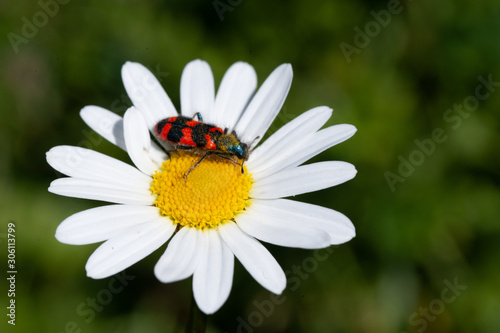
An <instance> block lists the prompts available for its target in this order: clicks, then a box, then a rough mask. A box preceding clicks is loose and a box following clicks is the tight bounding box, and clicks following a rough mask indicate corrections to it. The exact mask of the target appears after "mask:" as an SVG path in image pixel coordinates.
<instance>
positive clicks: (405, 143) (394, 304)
mask: <svg viewBox="0 0 500 333" xmlns="http://www.w3.org/2000/svg"><path fill="white" fill-rule="evenodd" d="M220 2H222V3H224V4H226V5H228V6H229V8H230V9H229V10H227V11H225V12H224V13H223V14H222V18H223V20H221V16H220V15H219V14H220V13H218V12H217V9H216V8H215V7H214V2H213V1H201V0H199V1H187V2H185V1H179V0H176V1H163V2H162V1H131V0H130V1H127V0H122V1H97V0H89V1H70V2H69V3H67V4H64V5H60V6H59V8H58V11H57V13H56V15H54V17H50V18H49V20H48V23H47V24H46V25H44V26H42V27H40V28H39V31H38V32H37V34H36V36H34V37H32V38H29V40H28V42H27V43H26V44H20V45H19V46H18V48H19V50H18V52H15V51H14V48H13V47H12V45H11V43H10V42H9V39H8V33H10V32H13V33H16V34H21V29H22V27H23V24H24V23H23V20H22V18H23V17H26V18H27V19H28V20H31V18H32V16H33V15H34V14H35V13H36V12H38V11H40V10H41V7H40V5H39V4H38V3H36V2H31V1H11V2H3V3H1V4H0V28H1V29H0V31H2V36H3V37H2V44H0V64H1V65H0V79H1V80H0V91H2V93H1V94H0V110H1V111H0V149H1V153H2V158H1V159H0V171H1V178H0V184H1V186H2V191H1V192H0V207H1V210H0V212H1V221H2V226H3V227H2V230H0V236H1V237H2V238H1V239H0V241H1V243H2V245H1V246H2V253H5V252H4V248H5V242H4V241H5V237H4V236H5V233H6V224H7V223H8V222H9V221H14V222H15V223H16V226H17V228H16V233H17V234H16V235H17V251H18V252H17V262H18V271H19V274H18V281H17V293H16V301H17V304H18V308H17V315H18V316H17V320H18V321H17V325H16V327H15V328H14V327H10V326H9V327H7V329H9V330H8V331H4V330H3V329H2V332H10V331H11V330H12V332H64V331H65V329H68V327H69V331H71V330H72V329H73V328H72V326H71V325H72V324H70V325H69V326H68V327H67V326H66V325H68V323H69V322H75V325H77V327H76V328H75V329H81V331H82V332H177V331H182V327H183V326H184V322H185V320H186V316H187V312H188V308H189V299H190V292H191V291H190V289H191V282H190V281H189V280H188V281H183V282H179V283H174V284H170V285H162V284H161V283H160V282H158V281H157V280H156V279H155V277H154V275H153V266H154V264H155V262H156V260H157V259H158V258H159V256H160V255H161V252H162V250H163V249H164V247H163V248H162V250H159V251H157V252H155V253H154V254H153V255H151V256H150V257H148V258H147V259H146V260H143V261H141V262H140V263H138V264H136V265H134V266H133V267H131V268H130V269H128V270H127V274H130V275H132V276H134V277H135V278H134V280H132V281H131V282H130V284H129V285H128V286H127V287H126V288H125V289H124V291H123V292H120V293H117V294H114V295H113V300H112V301H110V303H109V304H108V305H106V306H104V307H103V309H102V311H97V312H96V313H95V318H92V319H91V320H90V317H84V316H81V315H80V314H79V313H78V312H77V309H78V307H79V306H81V304H82V303H85V302H87V298H88V297H90V298H92V297H96V295H97V294H98V293H99V292H100V291H101V290H103V288H104V289H106V288H107V286H108V283H109V279H105V280H91V279H89V278H87V277H86V276H85V270H84V265H85V261H86V259H87V258H88V256H89V255H90V254H91V253H92V251H93V250H94V249H95V248H96V245H88V246H81V247H78V246H69V245H64V244H60V243H58V242H57V241H56V240H55V238H54V232H55V229H56V227H57V225H58V224H59V223H60V222H61V221H62V220H63V219H64V218H66V217H67V216H69V215H71V214H73V213H75V212H78V211H80V210H83V209H86V208H90V207H94V206H98V205H100V204H101V203H98V202H89V201H85V200H78V199H71V198H64V197H58V196H55V195H52V194H50V193H48V192H47V187H48V185H49V183H50V181H51V180H53V179H55V178H56V177H58V176H60V175H58V174H57V173H56V172H54V171H53V170H52V169H51V168H50V167H49V166H48V165H47V164H46V162H45V152H46V151H48V150H49V149H50V148H51V147H52V146H55V145H62V144H69V145H81V146H87V147H90V148H92V149H95V150H97V151H100V152H103V153H106V154H109V155H111V156H114V157H117V158H119V159H121V160H123V161H126V162H129V163H130V160H129V159H128V157H127V156H126V155H125V154H124V153H123V152H121V151H119V149H117V148H116V147H113V146H112V145H111V144H109V143H107V142H105V141H104V140H101V139H99V138H98V137H97V136H96V135H95V134H93V133H92V132H91V131H90V130H89V129H88V128H87V126H86V125H85V124H84V123H83V121H82V120H81V119H80V117H79V113H78V112H79V110H80V109H81V108H82V107H83V106H85V105H90V104H92V105H99V106H102V107H105V108H108V109H110V110H112V111H114V112H117V113H118V114H120V115H122V114H123V113H124V111H125V110H126V108H127V107H128V105H130V104H129V101H128V99H127V97H126V94H125V91H124V88H123V85H122V83H121V78H120V69H121V66H122V65H123V63H124V62H125V61H137V62H140V63H142V64H144V65H146V66H148V67H149V68H151V69H152V71H153V72H154V73H156V74H157V76H158V78H159V79H160V80H161V83H162V85H163V86H164V88H165V89H166V91H167V92H168V93H169V96H170V97H171V98H172V100H173V102H174V104H176V105H177V106H178V105H179V94H178V91H179V80H180V75H181V73H182V69H183V67H184V66H185V64H186V63H187V62H189V61H190V60H192V59H196V58H201V59H204V60H206V61H208V62H209V63H210V65H211V67H212V70H213V72H214V76H215V80H216V84H218V82H220V79H221V77H222V75H223V73H224V71H225V70H226V69H227V68H228V67H229V66H230V65H231V64H232V63H233V62H235V61H239V60H242V61H247V62H249V63H251V64H252V65H253V66H254V67H255V68H256V71H257V73H258V76H259V82H262V81H263V80H264V78H265V77H266V76H267V75H268V74H269V73H270V72H271V71H272V70H273V69H274V68H275V67H276V66H278V65H279V64H281V63H284V62H289V63H291V64H292V66H293V69H294V82H293V84H292V88H291V90H290V94H289V97H288V98H287V100H286V103H285V105H284V108H283V110H282V112H281V113H280V115H279V117H278V118H277V120H276V121H275V123H274V124H273V126H272V128H271V132H272V131H275V130H276V129H277V128H279V126H281V125H283V124H284V123H286V122H287V121H289V120H291V119H293V118H294V117H295V116H297V115H299V114H301V113H302V112H304V111H306V110H308V109H310V108H313V107H315V106H319V105H327V106H330V107H332V108H333V109H334V113H333V116H332V118H331V119H330V121H329V122H328V125H333V124H337V123H351V124H354V125H355V126H356V127H357V128H358V133H357V134H356V135H355V136H354V137H353V138H352V139H350V140H348V141H347V142H345V143H342V144H341V145H339V146H336V147H334V148H332V149H329V150H328V151H326V152H324V153H322V154H321V155H319V156H318V157H316V158H314V161H321V160H330V159H335V160H345V161H349V162H351V163H353V164H354V165H355V166H356V167H357V169H358V175H357V177H356V178H355V179H354V180H352V181H350V182H348V183H346V184H343V185H340V186H338V187H335V188H331V189H328V190H323V191H320V192H317V193H312V194H308V195H303V196H300V197H297V198H296V199H297V200H303V201H307V202H311V203H317V204H320V205H323V206H326V207H330V208H333V209H337V210H339V211H341V212H343V213H344V214H346V215H347V216H349V217H350V218H351V220H352V221H353V222H354V224H355V226H356V228H357V237H356V238H354V239H353V240H352V241H351V242H349V243H348V244H345V245H341V246H338V247H332V250H333V252H332V254H331V255H330V256H329V257H328V259H327V260H325V261H321V262H317V267H315V268H314V270H313V272H311V273H308V275H307V277H301V278H299V281H300V283H299V285H297V280H291V281H290V283H289V288H288V289H287V290H286V291H285V292H284V297H285V299H284V301H283V303H282V304H279V305H276V306H275V307H274V310H273V311H272V314H270V315H269V316H266V315H263V318H264V320H263V323H262V324H261V325H259V327H255V328H254V331H255V332H370V333H371V332H400V331H408V332H417V331H420V332H422V331H425V332H496V331H497V328H498V327H500V317H499V316H498V311H499V310H500V299H499V297H498V281H499V280H500V268H499V267H500V266H499V265H498V260H499V257H498V253H499V250H500V242H499V241H498V237H499V236H500V227H499V223H498V222H499V217H500V212H499V210H500V205H499V203H500V194H499V189H498V185H499V183H500V177H499V166H500V163H499V154H498V148H497V147H498V143H499V142H500V137H499V134H498V133H499V111H498V110H499V106H500V91H494V92H492V93H491V96H489V97H488V98H487V99H485V100H484V101H480V104H479V106H478V107H477V109H475V111H473V112H471V113H470V114H469V115H468V116H467V117H465V116H460V120H461V122H460V124H459V125H458V123H455V125H457V126H455V128H454V127H452V125H453V124H451V123H450V122H448V121H446V119H445V118H444V117H445V113H446V111H447V110H448V109H450V108H453V107H454V105H455V104H458V105H459V104H462V103H464V100H465V99H466V98H467V97H468V96H474V94H475V89H476V86H477V85H478V84H479V81H478V77H479V76H483V77H485V78H487V77H488V76H489V75H491V76H492V78H493V80H494V81H495V82H497V81H500V65H499V61H498V59H499V58H500V43H499V38H500V35H499V33H500V15H499V14H500V4H499V3H498V1H493V0H479V1H473V2H471V1H465V0H459V1H451V0H441V1H424V0H419V1H402V2H401V6H402V7H403V10H402V11H401V13H398V14H395V15H392V16H391V21H390V23H389V24H388V25H387V26H385V27H381V29H380V32H379V33H377V34H376V35H375V36H374V37H372V38H370V41H369V43H368V45H366V47H362V48H359V53H353V54H352V55H351V57H350V58H351V59H350V61H348V59H346V57H345V55H344V54H343V52H342V50H341V48H340V46H339V45H340V44H341V43H343V42H344V43H349V44H350V45H353V46H355V43H354V39H355V36H356V31H355V30H353V29H354V28H355V27H358V28H360V29H361V30H363V31H364V29H365V25H366V24H367V23H369V22H371V21H374V17H373V15H372V14H371V13H370V11H375V12H379V11H381V10H386V9H387V8H388V2H386V1H361V0H357V1H347V0H343V1H326V0H325V1H315V2H309V1H298V0H295V1H275V2H273V1H249V0H242V1H232V2H230V1H229V0H222V1H220ZM220 2H219V3H220ZM230 3H233V5H231V4H230ZM496 88H497V89H498V87H496ZM454 115H455V116H457V114H456V113H454ZM437 128H441V129H442V130H443V131H444V133H445V135H446V140H445V141H444V142H442V143H436V144H435V150H434V152H433V153H432V154H430V155H429V156H427V155H425V158H424V161H423V162H422V163H421V164H420V165H418V166H416V167H415V170H414V171H413V172H411V174H410V175H409V176H408V177H403V178H404V182H398V183H396V184H395V185H394V188H392V189H391V186H390V185H389V184H388V181H387V179H386V176H387V172H391V173H394V174H397V173H398V168H399V167H400V163H401V162H400V161H401V160H400V159H401V158H403V159H406V160H408V158H409V156H410V155H411V154H412V153H414V152H415V151H416V150H418V149H419V148H418V146H417V145H416V143H415V140H420V141H425V140H428V139H430V138H432V133H433V131H434V130H435V129H437ZM268 134H269V133H268ZM89 142H90V144H89ZM290 144H293V142H291V143H290ZM414 154H415V153H414ZM268 248H269V249H270V250H271V252H272V253H273V254H274V255H275V256H276V258H277V259H278V261H279V262H280V264H281V265H282V267H283V268H284V269H285V270H287V271H290V272H291V273H290V277H294V278H297V277H298V276H299V275H297V273H293V269H294V267H297V266H299V267H300V266H301V265H302V264H303V263H305V262H307V261H308V260H309V259H310V258H311V257H313V255H314V252H313V251H305V250H297V249H283V248H279V247H274V246H268ZM3 258H5V256H3ZM308 258H309V259H308ZM2 260H4V259H2ZM2 267H4V266H3V264H2ZM2 270H3V269H2ZM2 274H3V273H2ZM2 276H3V275H2ZM304 276H305V275H304ZM455 279H458V281H459V283H460V284H464V285H466V286H467V289H466V290H465V291H463V292H462V293H461V294H460V295H459V296H458V297H457V298H456V299H455V300H454V301H453V302H451V303H449V304H448V303H446V304H445V305H446V306H445V309H444V310H442V309H441V310H442V311H439V315H436V316H435V317H433V319H432V320H427V324H426V327H425V329H424V326H423V324H422V323H421V322H420V323H419V324H415V321H413V322H412V321H411V316H412V314H413V313H415V312H417V313H418V311H419V309H421V308H423V309H425V308H428V307H429V306H430V305H431V306H432V305H436V304H437V303H436V302H435V301H434V302H433V300H436V299H440V298H441V293H442V291H443V289H444V288H445V287H446V284H445V283H444V281H445V280H447V281H450V282H453V281H454V280H455ZM293 281H295V283H293V285H292V282H293ZM2 286H3V285H2ZM5 287H6V285H5ZM6 289H7V288H3V289H2V291H0V293H1V294H2V300H3V299H4V295H5V294H6V292H5V290H6ZM269 297H270V296H269V293H268V292H267V291H265V290H264V289H263V288H262V287H260V286H259V285H258V284H257V283H256V282H255V281H253V280H252V278H251V277H250V276H249V275H248V274H247V273H246V272H245V271H244V269H243V268H242V267H241V265H239V264H237V265H236V271H235V280H234V286H233V291H232V293H231V295H230V298H229V300H228V301H227V303H226V304H225V305H224V306H223V307H222V309H221V310H220V311H219V312H217V313H216V314H215V315H213V316H211V317H210V319H209V331H211V332H223V331H224V332H235V331H237V330H238V329H240V331H241V332H245V329H244V328H242V327H241V320H239V319H238V318H242V319H243V320H245V321H246V322H248V321H249V320H251V316H252V313H254V312H255V311H257V310H258V308H257V307H256V305H255V302H257V303H259V304H263V302H264V303H265V301H266V300H269V299H270V298H269ZM2 302H3V301H2ZM3 304H4V303H2V308H3V306H4V305H3ZM438 310H440V309H434V311H438ZM261 313H262V312H261ZM2 317H4V314H3V313H2ZM421 318H424V317H422V316H420V315H419V316H418V317H416V319H421ZM86 319H87V321H88V322H86ZM414 319H415V318H414ZM4 324H5V318H4V319H2V323H1V324H0V325H4ZM238 325H240V326H238ZM1 327H3V326H1ZM247 331H248V329H247Z"/></svg>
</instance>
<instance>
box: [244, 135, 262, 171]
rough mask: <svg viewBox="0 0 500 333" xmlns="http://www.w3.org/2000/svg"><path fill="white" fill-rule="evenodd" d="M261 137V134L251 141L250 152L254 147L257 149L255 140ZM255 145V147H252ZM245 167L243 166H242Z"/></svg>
mask: <svg viewBox="0 0 500 333" xmlns="http://www.w3.org/2000/svg"><path fill="white" fill-rule="evenodd" d="M259 139H260V136H258V137H256V138H255V139H253V140H252V142H251V143H250V149H249V152H252V151H253V150H254V149H255V146H254V143H255V141H257V140H259ZM252 146H253V147H252ZM242 167H243V166H242Z"/></svg>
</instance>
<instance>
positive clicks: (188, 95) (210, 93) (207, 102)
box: [181, 60, 215, 123]
mask: <svg viewBox="0 0 500 333" xmlns="http://www.w3.org/2000/svg"><path fill="white" fill-rule="evenodd" d="M214 95H215V92H214V77H213V75H212V70H211V69H210V66H209V65H208V64H207V63H206V62H205V61H202V60H193V61H191V62H190V63H189V64H187V65H186V67H185V68H184V71H183V72H182V77H181V110H182V115H183V116H186V117H192V116H193V115H194V114H195V113H197V112H200V113H201V115H202V116H203V121H204V122H206V123H211V121H212V120H213V116H212V115H211V112H212V110H213V105H214Z"/></svg>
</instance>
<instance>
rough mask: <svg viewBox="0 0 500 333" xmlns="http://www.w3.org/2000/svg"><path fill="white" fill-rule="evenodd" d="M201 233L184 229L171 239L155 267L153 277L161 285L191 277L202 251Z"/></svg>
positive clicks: (202, 239)
mask: <svg viewBox="0 0 500 333" xmlns="http://www.w3.org/2000/svg"><path fill="white" fill-rule="evenodd" d="M204 238H205V237H203V231H201V230H197V229H195V228H190V227H184V228H182V229H181V230H179V232H177V234H175V236H174V237H173V238H172V240H171V241H170V243H169V244H168V247H167V250H166V251H165V253H164V254H163V255H162V256H161V258H160V260H158V263H157V264H156V266H155V275H156V277H157V278H158V280H160V281H161V282H163V283H170V282H174V281H179V280H183V279H186V278H188V277H190V276H191V275H193V273H194V271H195V269H196V266H197V265H198V258H199V256H200V253H202V251H203V249H204V245H203V242H204V241H205V239H204Z"/></svg>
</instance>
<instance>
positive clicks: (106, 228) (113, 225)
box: [56, 205, 160, 245]
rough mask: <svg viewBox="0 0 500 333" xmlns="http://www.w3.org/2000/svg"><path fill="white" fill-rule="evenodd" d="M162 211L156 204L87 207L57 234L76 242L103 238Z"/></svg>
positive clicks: (70, 219) (63, 224)
mask: <svg viewBox="0 0 500 333" xmlns="http://www.w3.org/2000/svg"><path fill="white" fill-rule="evenodd" d="M159 215H160V214H159V211H158V208H156V207H153V206H130V205H110V206H102V207H97V208H92V209H87V210H84V211H82V212H79V213H76V214H73V215H71V216H70V217H68V218H67V219H65V220H64V221H62V222H61V224H60V225H59V226H58V227H57V230H56V238H57V240H58V241H60V242H61V243H65V244H73V245H82V244H91V243H97V242H102V241H105V240H107V239H109V238H111V237H113V236H115V235H116V234H117V233H119V232H121V231H123V230H125V229H128V228H130V227H132V226H135V225H138V224H141V223H144V222H146V221H150V220H153V219H155V218H157V217H159Z"/></svg>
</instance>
